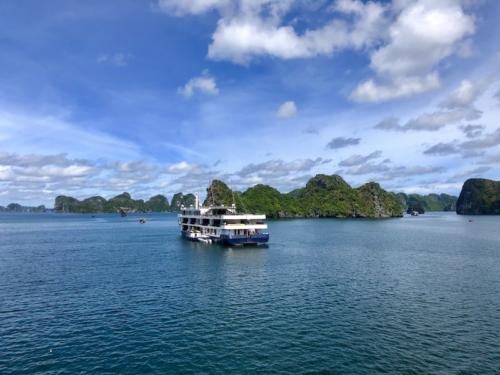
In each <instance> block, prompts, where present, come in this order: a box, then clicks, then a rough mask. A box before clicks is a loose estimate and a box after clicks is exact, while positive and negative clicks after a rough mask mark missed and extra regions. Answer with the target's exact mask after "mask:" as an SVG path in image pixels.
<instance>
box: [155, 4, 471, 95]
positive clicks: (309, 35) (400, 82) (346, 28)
mask: <svg viewBox="0 0 500 375" xmlns="http://www.w3.org/2000/svg"><path fill="white" fill-rule="evenodd" d="M463 4H464V1H459V0H415V1H406V0H394V1H393V2H392V3H383V2H375V1H361V0H337V1H335V2H333V4H332V6H331V7H330V10H331V12H330V13H329V19H328V20H326V21H325V22H324V23H323V24H322V25H319V26H318V25H314V26H313V27H307V24H306V27H305V28H304V30H303V31H299V30H298V29H297V28H296V26H295V25H296V23H295V21H296V20H297V16H295V17H287V16H288V15H290V13H292V11H293V8H294V7H300V6H304V5H303V3H302V2H300V1H298V0H282V1H279V0H200V1H196V0H186V1H174V0H159V5H160V8H161V9H163V10H164V11H166V12H169V13H174V14H178V15H181V14H187V13H190V14H201V13H203V12H207V11H211V10H215V11H217V12H218V14H219V20H218V22H217V27H216V29H215V31H214V33H213V34H212V42H211V44H210V45H209V48H208V57H209V58H211V59H214V60H229V61H232V62H234V63H238V64H249V63H250V62H251V61H252V60H253V59H255V58H258V57H264V56H267V57H274V58H280V59H297V58H311V57H315V56H320V55H327V56H328V55H332V54H333V53H335V52H336V51H338V50H343V49H347V48H350V49H357V50H359V49H365V50H366V51H367V52H368V53H370V59H371V64H370V67H371V69H372V70H373V72H374V73H375V77H373V78H370V79H367V80H366V81H365V82H361V83H360V84H359V85H358V87H357V88H356V89H355V90H354V91H353V92H352V94H351V98H352V99H353V100H355V101H370V102H378V101H386V100H391V99H394V98H401V97H409V96H412V95H416V94H420V93H423V92H426V91H429V90H433V89H436V88H437V87H439V85H440V78H439V71H438V70H439V69H438V66H439V64H440V63H441V62H442V61H443V60H444V59H445V58H447V57H449V56H451V55H453V54H456V55H462V56H463V55H464V46H468V47H469V48H468V49H469V50H470V47H471V46H470V39H467V38H468V37H469V36H470V35H472V34H473V33H474V31H475V25H474V18H473V17H472V16H471V15H469V14H466V12H465V10H464V7H463ZM300 18H301V16H298V19H299V20H300ZM465 49H467V48H465Z"/></svg>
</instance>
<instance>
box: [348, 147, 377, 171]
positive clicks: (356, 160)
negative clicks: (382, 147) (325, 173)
mask: <svg viewBox="0 0 500 375" xmlns="http://www.w3.org/2000/svg"><path fill="white" fill-rule="evenodd" d="M380 156H382V151H374V152H372V153H371V154H368V155H365V156H363V155H359V154H356V155H352V156H350V157H348V158H347V159H344V160H342V161H341V162H340V163H339V166H341V167H353V166H356V165H361V164H364V163H366V162H367V161H369V160H372V159H377V158H379V157H380Z"/></svg>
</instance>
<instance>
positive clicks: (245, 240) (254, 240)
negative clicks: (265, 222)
mask: <svg viewBox="0 0 500 375" xmlns="http://www.w3.org/2000/svg"><path fill="white" fill-rule="evenodd" d="M220 239H221V242H222V244H224V245H226V246H237V245H262V244H265V243H267V242H268V241H269V234H267V233H266V234H256V235H253V236H234V235H231V236H228V235H221V236H220Z"/></svg>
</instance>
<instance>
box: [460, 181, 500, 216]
mask: <svg viewBox="0 0 500 375" xmlns="http://www.w3.org/2000/svg"><path fill="white" fill-rule="evenodd" d="M457 214H459V215H500V181H493V180H486V179H482V178H472V179H469V180H467V181H465V183H464V185H463V187H462V191H461V193H460V196H459V197H458V201H457Z"/></svg>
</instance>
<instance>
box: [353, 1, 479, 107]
mask: <svg viewBox="0 0 500 375" xmlns="http://www.w3.org/2000/svg"><path fill="white" fill-rule="evenodd" d="M394 9H395V10H396V11H397V12H398V13H397V16H396V20H395V22H393V23H392V25H391V26H390V28H389V38H388V41H387V43H383V44H382V45H381V46H380V48H378V49H377V50H375V51H374V52H373V53H372V54H371V64H370V67H371V68H372V70H373V71H374V72H375V74H376V78H375V79H369V80H367V81H366V82H363V83H361V84H360V85H359V86H358V87H357V88H356V89H355V90H354V92H353V93H352V95H351V98H352V99H354V100H356V101H369V102H378V101H385V100H389V99H394V98H400V97H407V96H411V95H415V94H419V93H422V92H425V91H429V90H432V89H435V88H436V87H438V86H439V74H438V72H437V65H438V64H439V63H440V62H441V61H442V60H444V59H445V58H447V57H449V56H451V55H452V54H454V53H456V52H458V50H459V47H460V42H461V41H462V40H463V39H464V38H466V37H467V36H469V35H471V34H472V33H474V31H475V26H474V18H473V17H472V16H470V15H467V14H466V13H465V11H464V9H463V7H462V4H461V2H460V1H455V0H439V1H434V0H416V1H400V2H398V4H396V5H395V8H394Z"/></svg>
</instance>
